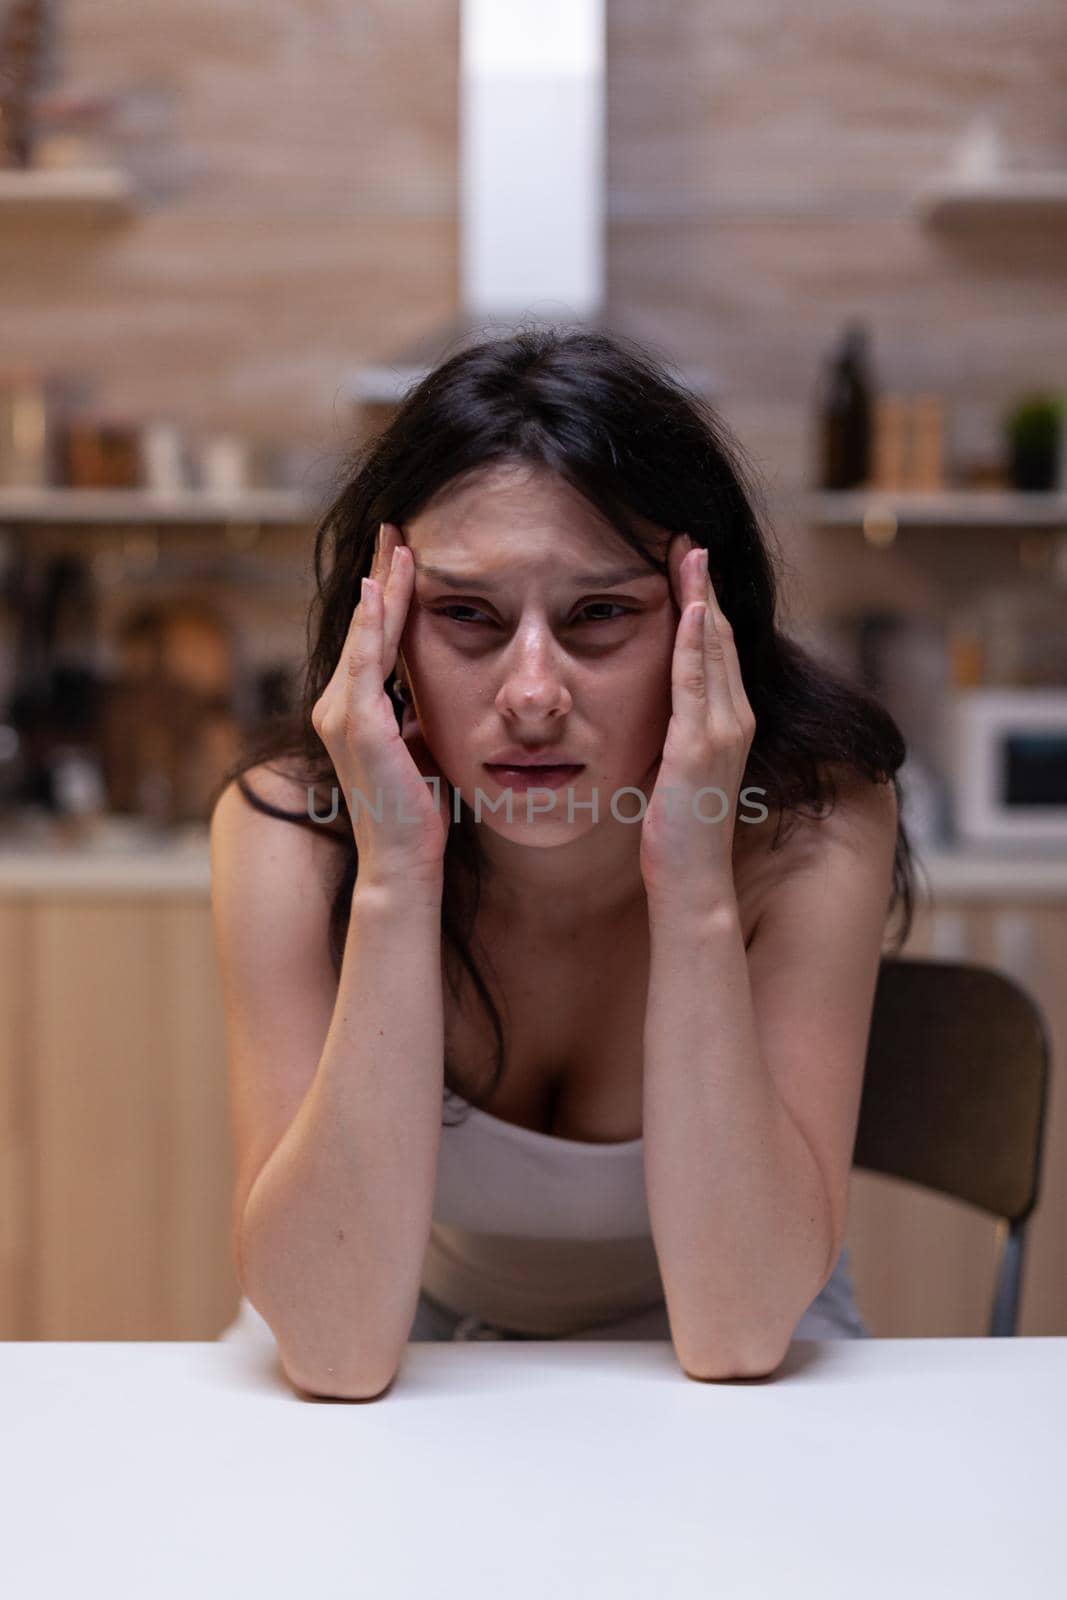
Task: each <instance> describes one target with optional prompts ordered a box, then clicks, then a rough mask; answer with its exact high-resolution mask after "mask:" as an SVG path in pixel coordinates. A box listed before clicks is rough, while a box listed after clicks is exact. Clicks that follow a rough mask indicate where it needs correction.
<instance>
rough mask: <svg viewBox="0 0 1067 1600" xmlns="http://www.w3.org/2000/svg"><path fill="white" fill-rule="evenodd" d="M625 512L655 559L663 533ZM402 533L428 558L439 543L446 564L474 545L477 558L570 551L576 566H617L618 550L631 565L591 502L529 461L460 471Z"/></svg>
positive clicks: (626, 549) (626, 548)
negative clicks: (447, 558)
mask: <svg viewBox="0 0 1067 1600" xmlns="http://www.w3.org/2000/svg"><path fill="white" fill-rule="evenodd" d="M629 515H630V519H631V521H632V523H633V524H634V525H635V527H636V529H637V531H638V532H639V534H640V535H641V537H642V538H643V539H644V540H645V541H646V542H647V543H648V545H649V546H650V548H651V552H652V554H653V555H654V556H658V557H659V558H660V559H662V558H663V556H664V555H665V554H666V546H667V544H668V543H669V540H670V534H669V532H667V530H665V529H662V528H659V527H658V526H657V525H656V524H654V523H652V522H650V521H649V520H648V519H647V518H643V517H639V516H635V515H634V514H633V513H632V512H631V513H630V514H629ZM403 535H404V540H405V543H407V544H409V545H411V547H412V549H413V550H414V551H415V552H416V556H418V555H419V554H420V553H421V554H423V555H424V556H425V558H426V560H427V561H428V562H437V561H439V560H441V559H443V553H444V552H445V551H446V550H447V551H448V552H449V554H450V555H453V564H454V559H455V554H456V553H458V552H460V551H470V552H471V555H472V556H474V554H475V552H477V558H478V559H479V560H482V559H484V555H485V553H486V552H489V551H491V552H492V553H493V554H494V556H497V557H500V558H504V559H505V560H506V561H507V562H508V563H509V564H510V562H511V561H514V560H521V559H524V558H526V557H528V556H532V554H533V552H534V550H535V549H536V548H537V547H538V546H541V547H543V549H544V553H545V554H546V556H552V557H554V558H555V559H557V560H563V559H565V558H566V557H567V556H572V557H573V559H574V560H575V561H576V562H577V563H578V564H579V565H581V566H582V567H583V568H585V567H588V566H589V565H590V564H591V562H595V563H597V564H598V565H599V564H601V563H602V562H604V561H605V560H607V561H608V562H609V563H612V564H615V565H617V564H618V561H619V557H620V555H621V554H623V553H625V554H627V555H628V556H629V558H630V563H631V564H633V562H634V560H635V553H634V551H633V548H632V546H631V545H629V544H628V543H627V541H626V540H625V539H624V538H623V537H622V535H621V534H620V532H619V531H618V529H617V528H615V527H614V526H613V525H612V523H611V522H610V520H609V519H608V518H607V517H606V516H605V515H604V514H603V513H602V512H601V511H600V510H599V509H598V507H596V506H594V505H593V504H592V503H591V502H590V501H589V500H587V499H586V498H585V496H584V495H582V494H581V493H580V492H579V491H578V490H577V489H575V488H574V487H573V486H572V485H571V484H569V483H567V482H566V481H565V480H564V479H563V478H561V477H559V476H558V474H556V473H554V472H552V471H551V469H550V468H548V467H544V466H539V465H537V464H534V463H529V462H517V463H497V464H493V465H491V466H489V467H483V468H479V469H476V470H472V471H471V472H469V473H464V474H463V475H462V476H461V477H460V478H457V479H455V480H453V481H452V482H451V483H449V484H446V485H445V486H444V488H442V489H440V490H438V492H437V494H436V495H434V497H433V498H432V500H431V501H430V502H429V503H428V504H427V505H426V506H424V507H423V509H422V510H421V511H420V512H419V514H418V515H417V516H415V517H413V518H411V519H410V521H408V522H406V523H405V524H404V527H403ZM563 535H565V536H566V537H565V539H564V538H561V536H563ZM636 559H638V560H639V559H640V558H639V557H638V558H636ZM418 565H419V563H418V561H417V560H416V569H418Z"/></svg>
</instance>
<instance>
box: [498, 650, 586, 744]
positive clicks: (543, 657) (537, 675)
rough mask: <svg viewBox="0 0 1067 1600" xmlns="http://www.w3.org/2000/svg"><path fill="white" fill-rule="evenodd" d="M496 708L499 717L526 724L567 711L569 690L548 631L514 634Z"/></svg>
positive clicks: (569, 699) (569, 706) (569, 703)
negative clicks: (506, 717)
mask: <svg viewBox="0 0 1067 1600" xmlns="http://www.w3.org/2000/svg"><path fill="white" fill-rule="evenodd" d="M495 704H496V709H497V710H498V711H499V712H500V713H501V714H502V715H510V716H512V717H516V718H518V719H519V720H520V721H522V720H525V721H529V722H536V721H538V720H539V719H541V718H544V717H560V716H563V715H564V714H565V713H566V712H568V711H569V710H570V708H571V694H570V690H569V689H568V688H567V685H566V683H565V681H564V677H563V674H562V672H561V671H560V663H559V661H558V660H557V659H556V652H555V649H554V644H553V640H552V637H551V632H550V631H549V630H540V629H537V628H534V627H529V628H525V629H524V630H523V631H522V632H521V634H520V633H516V636H515V638H514V639H513V640H512V653H511V654H510V655H509V657H508V661H507V665H506V667H505V671H504V679H503V682H502V683H501V685H500V688H499V690H498V692H497V696H496V702H495Z"/></svg>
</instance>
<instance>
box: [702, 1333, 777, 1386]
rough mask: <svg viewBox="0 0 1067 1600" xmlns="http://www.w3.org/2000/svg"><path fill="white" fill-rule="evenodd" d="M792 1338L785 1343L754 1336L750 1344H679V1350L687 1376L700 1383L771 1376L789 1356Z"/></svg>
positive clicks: (726, 1381)
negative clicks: (713, 1346) (703, 1346)
mask: <svg viewBox="0 0 1067 1600" xmlns="http://www.w3.org/2000/svg"><path fill="white" fill-rule="evenodd" d="M788 1350H789V1341H788V1340H786V1343H785V1344H784V1345H782V1344H781V1343H780V1342H779V1343H777V1344H770V1343H768V1342H767V1341H763V1342H760V1341H759V1340H754V1341H752V1342H751V1343H750V1344H745V1345H733V1346H729V1347H727V1346H723V1347H721V1348H718V1349H711V1350H707V1349H703V1350H689V1349H681V1348H679V1347H678V1345H677V1344H676V1346H675V1353H676V1355H677V1357H678V1361H679V1364H680V1366H681V1368H682V1371H683V1372H684V1373H685V1375H686V1377H687V1378H692V1379H694V1380H695V1382H697V1383H730V1382H732V1381H733V1380H735V1379H738V1378H770V1377H773V1375H774V1373H775V1372H777V1370H778V1368H779V1367H780V1366H781V1364H782V1362H783V1361H784V1360H785V1358H786V1354H787V1353H788Z"/></svg>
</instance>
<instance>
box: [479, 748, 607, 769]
mask: <svg viewBox="0 0 1067 1600" xmlns="http://www.w3.org/2000/svg"><path fill="white" fill-rule="evenodd" d="M485 765H486V766H487V767H583V766H584V765H585V762H584V761H571V760H570V758H569V757H568V756H565V755H564V754H563V752H562V751H560V750H554V749H553V748H552V747H551V746H550V745H540V746H537V747H534V746H533V745H529V746H527V747H526V748H524V747H523V746H522V745H509V746H508V747H507V749H505V750H501V752H500V754H499V755H498V756H494V757H493V759H492V760H491V761H487V762H486V763H485Z"/></svg>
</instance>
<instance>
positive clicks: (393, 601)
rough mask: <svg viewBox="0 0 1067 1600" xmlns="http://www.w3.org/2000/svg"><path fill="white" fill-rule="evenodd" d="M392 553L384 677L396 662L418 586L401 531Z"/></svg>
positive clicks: (387, 586) (386, 602)
mask: <svg viewBox="0 0 1067 1600" xmlns="http://www.w3.org/2000/svg"><path fill="white" fill-rule="evenodd" d="M390 552H391V553H390V557H389V566H388V569H387V570H386V573H385V574H384V580H385V588H384V607H385V609H384V619H383V639H382V670H383V672H384V675H385V677H388V676H389V674H390V673H391V672H392V670H393V668H394V667H395V665H396V656H397V648H398V646H399V644H400V639H401V636H402V635H403V632H404V625H405V623H406V622H407V617H408V612H409V610H410V607H411V596H412V594H413V592H414V588H415V563H414V559H413V557H412V554H411V551H410V549H409V548H408V546H407V545H405V544H404V543H403V542H402V540H401V539H400V537H399V534H398V536H397V539H396V540H395V541H394V542H393V543H392V544H391V546H390Z"/></svg>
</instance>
